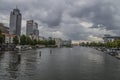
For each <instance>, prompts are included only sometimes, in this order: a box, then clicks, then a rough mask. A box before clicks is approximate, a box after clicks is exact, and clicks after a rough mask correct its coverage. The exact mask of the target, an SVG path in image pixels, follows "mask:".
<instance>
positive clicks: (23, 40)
mask: <svg viewBox="0 0 120 80" xmlns="http://www.w3.org/2000/svg"><path fill="white" fill-rule="evenodd" d="M20 44H21V45H26V44H27V39H26V36H25V35H22V36H21V37H20Z"/></svg>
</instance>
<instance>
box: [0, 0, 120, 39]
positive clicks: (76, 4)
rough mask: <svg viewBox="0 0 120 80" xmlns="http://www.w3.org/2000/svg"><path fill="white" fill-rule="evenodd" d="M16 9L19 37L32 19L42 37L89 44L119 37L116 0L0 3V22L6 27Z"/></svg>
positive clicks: (119, 14)
mask: <svg viewBox="0 0 120 80" xmlns="http://www.w3.org/2000/svg"><path fill="white" fill-rule="evenodd" d="M16 5H17V6H18V8H19V9H20V10H21V13H22V16H23V21H22V33H25V26H26V20H29V19H33V20H35V21H36V22H38V23H39V30H40V35H41V36H46V37H48V36H52V37H61V38H63V39H72V40H91V41H92V40H101V38H100V37H102V36H103V35H104V34H112V35H120V1H119V0H0V22H2V23H4V24H5V25H7V26H8V25H9V14H10V11H12V9H13V8H15V7H16Z"/></svg>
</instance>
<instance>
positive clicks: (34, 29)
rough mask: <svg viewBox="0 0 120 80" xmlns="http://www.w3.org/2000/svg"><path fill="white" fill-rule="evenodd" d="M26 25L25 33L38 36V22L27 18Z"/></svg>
mask: <svg viewBox="0 0 120 80" xmlns="http://www.w3.org/2000/svg"><path fill="white" fill-rule="evenodd" d="M26 26H27V28H26V35H28V36H29V35H34V36H39V30H38V24H37V23H36V22H34V21H33V20H28V21H27V24H26Z"/></svg>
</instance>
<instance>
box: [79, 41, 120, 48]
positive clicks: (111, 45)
mask: <svg viewBox="0 0 120 80" xmlns="http://www.w3.org/2000/svg"><path fill="white" fill-rule="evenodd" d="M80 45H81V46H88V47H106V48H120V40H115V41H112V42H107V43H101V42H98V43H96V42H91V43H89V42H87V43H84V42H83V43H81V44H80Z"/></svg>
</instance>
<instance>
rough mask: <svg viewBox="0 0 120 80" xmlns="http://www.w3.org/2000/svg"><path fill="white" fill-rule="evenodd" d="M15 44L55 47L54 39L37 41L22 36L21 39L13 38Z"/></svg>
mask: <svg viewBox="0 0 120 80" xmlns="http://www.w3.org/2000/svg"><path fill="white" fill-rule="evenodd" d="M13 43H14V44H16V45H18V44H20V45H37V44H39V45H46V46H47V45H55V40H54V39H49V40H37V39H31V38H30V37H28V36H25V35H22V36H20V38H19V37H18V36H15V37H14V38H13Z"/></svg>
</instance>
